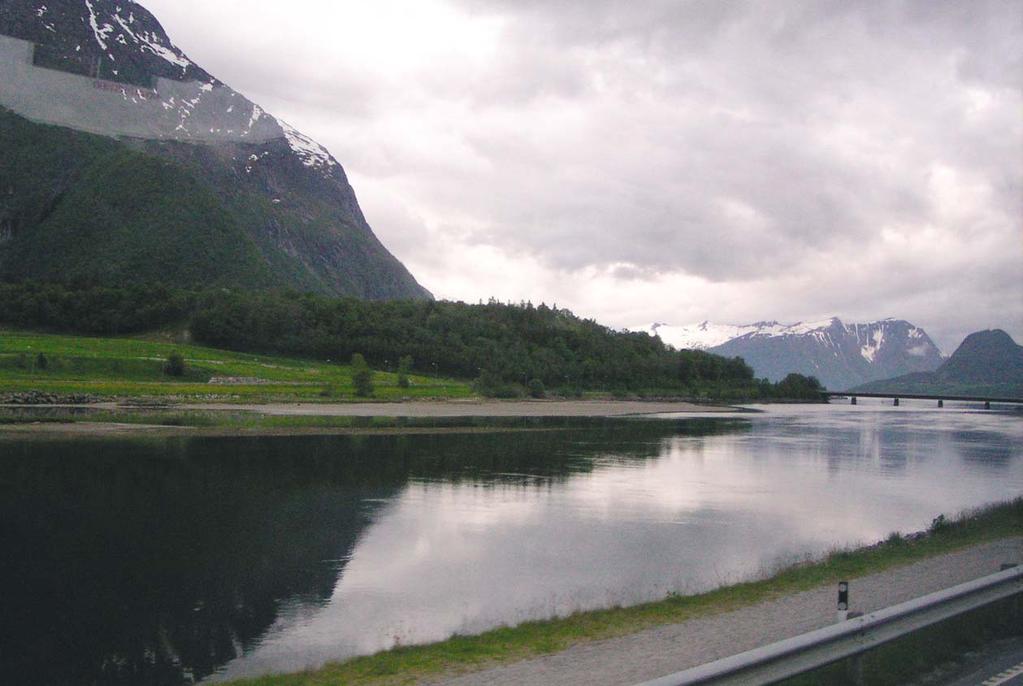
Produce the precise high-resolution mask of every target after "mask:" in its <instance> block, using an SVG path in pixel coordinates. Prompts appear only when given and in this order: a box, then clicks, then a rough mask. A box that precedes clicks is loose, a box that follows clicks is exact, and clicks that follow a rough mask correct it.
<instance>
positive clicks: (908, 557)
mask: <svg viewBox="0 0 1023 686" xmlns="http://www.w3.org/2000/svg"><path fill="white" fill-rule="evenodd" d="M1019 535H1023V498H1020V499H1017V500H1015V501H1013V502H1010V503H1005V504H1002V505H996V506H992V507H989V508H985V509H982V510H977V511H971V512H967V513H963V514H961V515H959V516H956V517H949V518H946V517H939V518H938V519H936V520H935V523H934V525H933V526H932V527H931V529H930V530H929V531H928V532H927V533H926V535H924V536H922V537H905V536H902V535H900V534H892V535H891V536H890V537H889V538H888V539H887V540H885V541H883V542H881V543H878V544H876V545H873V546H869V547H865V548H860V549H856V550H840V551H835V552H833V553H831V554H830V555H828V556H827V557H826V558H824V559H822V560H817V561H813V562H808V563H804V564H798V565H795V566H792V567H788V568H786V569H783V570H781V571H779V572H778V573H777V574H775V575H774V576H772V577H771V578H769V579H764V580H761V581H753V582H748V583H742V584H738V585H734V586H728V587H725V588H720V589H718V590H715V591H711V592H709V593H704V594H700V595H695V596H669V597H668V598H666V599H664V600H662V601H659V602H654V603H648V604H645V605H638V606H635V607H626V608H612V609H608V610H599V611H595V612H583V613H579V614H575V615H572V616H570V617H566V618H563V619H554V620H548V621H541V622H529V623H526V624H522V625H520V626H517V627H508V628H500V629H496V630H494V631H489V632H487V633H484V634H481V635H479V636H456V637H454V638H451V639H449V640H447V641H443V642H441V643H435V644H431V645H425V646H412V647H402V648H396V649H394V650H389V651H386V652H382V653H378V654H376V655H372V656H369V657H361V658H356V659H353V660H349V661H346V662H341V663H334V664H329V665H327V666H325V667H323V668H322V669H319V670H314V671H307V672H301V673H297V674H288V675H272V676H266V677H262V678H258V679H248V680H240V681H233V682H230V683H231V684H232V686H271V685H272V686H340V685H342V684H345V685H359V686H361V685H367V686H369V685H372V686H381V685H388V686H389V685H391V684H408V683H413V682H415V681H416V680H417V679H420V678H423V677H429V676H437V675H442V674H458V673H463V672H467V671H473V670H475V669H480V668H484V667H490V666H495V665H499V664H502V663H509V662H515V661H518V660H523V659H529V658H532V657H537V656H540V655H545V654H551V653H556V652H560V651H562V650H565V649H567V648H569V647H571V646H574V645H578V644H581V643H586V642H589V641H597V640H602V639H607V638H613V637H616V636H624V635H628V634H631V633H635V632H638V631H642V630H644V629H648V628H652V627H655V626H662V625H667V624H674V623H678V622H682V621H686V620H689V619H694V618H697V617H701V616H707V615H713V614H718V613H723V612H728V611H732V610H737V609H740V608H742V607H745V606H749V605H753V604H755V603H759V602H763V601H766V600H770V599H772V598H776V597H779V596H783V595H787V594H792V593H797V592H800V591H805V590H809V589H812V588H816V587H818V586H821V585H824V584H830V583H836V582H838V581H839V580H842V579H855V578H858V577H862V576H866V575H868V574H873V573H876V572H881V571H884V570H886V569H891V568H893V567H898V566H903V565H907V564H911V563H913V562H917V561H919V560H922V559H925V558H928V557H934V556H937V555H942V554H945V553H949V552H953V551H956V550H960V549H963V548H967V547H969V546H972V545H976V544H980V543H986V542H990V541H994V540H999V539H1003V538H1009V537H1013V536H1019Z"/></svg>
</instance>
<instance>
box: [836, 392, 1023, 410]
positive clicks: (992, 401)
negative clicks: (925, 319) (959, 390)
mask: <svg viewBox="0 0 1023 686" xmlns="http://www.w3.org/2000/svg"><path fill="white" fill-rule="evenodd" d="M825 395H826V396H828V398H830V399H832V400H834V399H836V398H847V399H849V401H850V403H851V404H853V405H855V404H856V403H857V402H858V400H859V399H860V398H881V399H888V398H891V399H892V401H893V402H892V404H893V405H895V407H898V406H899V405H900V403H901V401H902V400H933V401H935V402H937V403H938V407H945V403H946V402H960V403H983V405H984V409H985V410H990V409H991V406H992V405H1023V398H985V397H981V396H963V395H932V394H920V393H850V392H845V393H831V392H828V393H825Z"/></svg>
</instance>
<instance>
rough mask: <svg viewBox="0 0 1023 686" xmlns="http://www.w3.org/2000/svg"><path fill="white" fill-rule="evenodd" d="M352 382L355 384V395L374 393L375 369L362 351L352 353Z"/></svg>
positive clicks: (364, 395)
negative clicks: (368, 362) (367, 362)
mask: <svg viewBox="0 0 1023 686" xmlns="http://www.w3.org/2000/svg"><path fill="white" fill-rule="evenodd" d="M352 383H353V384H355V395H357V396H359V397H360V398H369V397H371V396H372V395H373V371H372V370H371V369H370V368H369V365H368V364H366V358H365V357H363V356H362V354H361V353H355V354H354V355H352Z"/></svg>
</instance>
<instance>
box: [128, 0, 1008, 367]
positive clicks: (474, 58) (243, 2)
mask: <svg viewBox="0 0 1023 686" xmlns="http://www.w3.org/2000/svg"><path fill="white" fill-rule="evenodd" d="M142 4H144V5H146V6H147V7H149V8H150V9H151V10H152V11H153V12H154V13H155V14H156V15H157V17H158V18H160V19H161V21H162V22H163V23H164V25H165V27H166V28H167V30H168V32H169V33H170V35H171V38H172V39H173V40H174V42H175V43H176V44H177V45H178V46H180V47H181V48H182V49H184V50H185V52H186V53H188V55H189V56H190V57H191V58H192V59H193V60H195V61H197V62H199V63H200V64H201V65H202V66H203V67H204V68H206V69H207V70H208V71H209V72H211V73H213V74H214V75H216V76H217V77H219V78H220V79H222V80H223V81H225V82H226V83H228V84H229V85H231V86H232V87H234V88H235V89H236V90H239V91H241V92H242V93H244V94H245V95H247V96H248V97H249V98H250V99H252V100H254V101H256V102H257V103H259V104H260V105H263V106H264V107H265V108H267V109H268V110H270V111H271V112H272V113H273V114H275V115H277V116H278V117H279V118H282V119H284V120H286V121H288V122H289V123H291V124H293V125H295V126H296V127H297V128H299V129H301V130H302V131H303V132H305V133H306V134H308V135H310V136H312V137H313V138H315V139H317V140H318V141H319V142H321V143H323V144H324V145H325V146H327V147H328V148H329V149H330V151H331V152H332V153H333V154H334V156H335V157H336V158H337V159H338V160H339V161H340V162H341V163H342V164H343V165H344V166H345V169H346V170H347V172H348V174H349V177H350V178H351V181H352V184H353V185H354V187H355V190H356V193H357V194H358V196H359V200H360V203H361V205H362V207H363V210H364V211H365V213H366V215H367V217H368V219H369V221H370V224H371V225H372V226H373V228H374V230H375V231H376V233H377V235H378V236H379V237H380V238H381V240H383V242H384V244H385V245H387V246H388V247H389V248H390V249H391V250H392V252H394V253H395V254H396V255H397V256H398V257H399V258H400V259H401V260H402V261H403V262H404V263H405V264H406V265H407V266H408V267H409V269H410V270H411V271H412V273H413V274H414V275H415V276H416V277H417V278H418V279H419V281H420V282H421V283H422V284H423V285H424V286H426V287H427V288H429V289H430V290H431V291H432V292H433V293H434V294H435V295H437V297H439V298H446V299H459V300H466V301H470V302H475V301H478V300H480V299H484V300H485V299H487V298H489V297H491V296H493V297H496V298H498V299H501V300H505V301H508V300H511V301H519V300H531V301H533V302H534V303H539V302H547V303H548V304H553V303H557V304H558V305H559V306H562V307H569V308H570V309H572V310H574V311H575V312H576V313H578V314H580V315H583V316H587V317H594V318H596V319H598V320H599V321H601V322H603V323H606V324H608V325H611V326H615V327H631V326H636V325H645V324H649V323H651V322H655V321H656V322H666V323H671V324H679V325H681V324H688V323H692V322H698V321H702V320H704V319H710V320H712V321H715V322H719V323H748V322H752V321H758V320H765V319H775V320H780V321H783V322H788V323H791V322H796V321H800V320H810V319H821V318H826V317H830V316H833V315H837V316H839V317H841V318H843V319H845V320H847V321H850V322H853V321H869V320H875V319H880V318H885V317H897V318H903V319H909V320H911V321H913V322H914V323H916V324H918V325H920V326H923V327H924V328H925V329H927V330H928V331H929V332H930V333H931V335H932V336H933V337H934V338H935V340H936V341H937V342H938V344H939V346H940V347H941V348H942V349H943V350H944V351H945V352H946V353H950V352H952V351H953V350H954V348H955V346H956V345H958V343H959V342H960V341H961V340H962V338H963V337H964V336H965V335H966V334H968V333H970V332H972V331H974V330H978V329H983V328H991V327H1000V328H1004V329H1006V330H1008V331H1009V332H1010V333H1011V334H1012V335H1013V336H1014V337H1015V338H1016V339H1017V341H1018V342H1023V116H1021V115H1023V92H1021V90H1023V88H1021V87H1023V3H1021V2H1019V1H1018V0H1002V1H997V0H992V1H985V0H970V1H969V2H964V1H962V0H919V1H906V2H886V1H884V0H863V1H856V0H812V1H810V0H808V1H805V2H804V1H801V0H769V1H768V0H764V1H760V2H736V1H730V0H632V1H630V2H626V1H624V0H618V1H612V0H573V1H558V0H407V1H404V2H400V1H394V0H374V1H373V2H365V1H364V0H361V1H359V2H354V1H352V2H349V1H347V0H291V1H289V2H280V1H279V0H216V2H210V1H209V0H143V2H142Z"/></svg>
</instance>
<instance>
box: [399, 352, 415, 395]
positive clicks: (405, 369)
mask: <svg viewBox="0 0 1023 686" xmlns="http://www.w3.org/2000/svg"><path fill="white" fill-rule="evenodd" d="M411 372H412V356H411V355H405V356H404V357H402V358H401V359H400V360H398V386H400V387H401V388H408V387H409V386H410V385H412V384H411V382H410V381H409V378H408V375H409V374H410V373H411Z"/></svg>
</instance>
